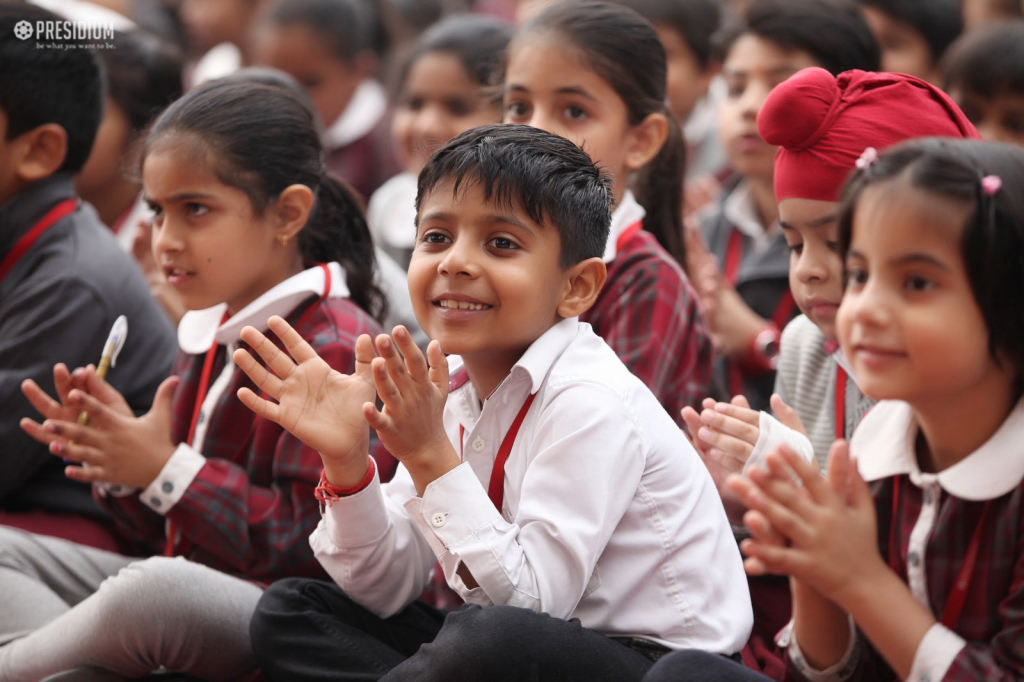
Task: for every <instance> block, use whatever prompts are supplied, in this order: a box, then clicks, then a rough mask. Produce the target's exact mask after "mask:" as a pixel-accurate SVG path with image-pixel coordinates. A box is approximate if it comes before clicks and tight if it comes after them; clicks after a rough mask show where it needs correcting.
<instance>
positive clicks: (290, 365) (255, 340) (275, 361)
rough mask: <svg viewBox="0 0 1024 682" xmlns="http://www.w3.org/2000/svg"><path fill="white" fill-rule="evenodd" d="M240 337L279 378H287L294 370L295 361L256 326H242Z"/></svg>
mask: <svg viewBox="0 0 1024 682" xmlns="http://www.w3.org/2000/svg"><path fill="white" fill-rule="evenodd" d="M271 319H273V318H271ZM282 321H283V320H282ZM285 324H287V323H285ZM240 337H241V339H242V340H243V341H245V342H246V343H247V344H249V346H250V347H251V348H252V349H253V350H254V351H256V354H257V355H259V356H260V357H261V358H263V362H265V363H267V367H269V368H270V369H271V371H272V372H273V373H274V374H276V375H277V376H279V377H280V378H282V379H287V378H288V377H290V376H291V374H292V372H294V371H295V362H294V361H293V360H292V359H291V358H290V357H288V354H287V353H282V352H281V349H280V348H278V347H277V346H275V345H274V344H273V343H271V342H270V339H268V338H267V337H266V336H264V335H263V334H262V333H260V332H259V331H258V330H257V329H256V328H254V327H243V328H242V331H241V333H240ZM234 357H235V356H232V358H234ZM246 374H248V372H246Z"/></svg>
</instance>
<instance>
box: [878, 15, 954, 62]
mask: <svg viewBox="0 0 1024 682" xmlns="http://www.w3.org/2000/svg"><path fill="white" fill-rule="evenodd" d="M859 2H860V4H862V5H865V6H867V7H874V8H875V9H877V10H879V11H880V12H884V13H885V14H888V15H889V16H890V17H892V18H893V19H896V20H897V21H902V22H903V23H905V24H909V25H910V26H912V27H913V29H914V30H915V31H917V32H918V33H919V34H921V37H922V38H924V41H925V42H926V43H928V49H929V50H930V51H931V53H932V63H935V62H938V61H939V60H940V59H941V58H942V55H943V54H945V52H946V48H948V47H949V46H950V45H952V44H953V41H954V40H956V39H957V36H959V35H960V34H961V33H962V32H963V30H964V17H963V12H962V11H961V9H960V1H959V0H859Z"/></svg>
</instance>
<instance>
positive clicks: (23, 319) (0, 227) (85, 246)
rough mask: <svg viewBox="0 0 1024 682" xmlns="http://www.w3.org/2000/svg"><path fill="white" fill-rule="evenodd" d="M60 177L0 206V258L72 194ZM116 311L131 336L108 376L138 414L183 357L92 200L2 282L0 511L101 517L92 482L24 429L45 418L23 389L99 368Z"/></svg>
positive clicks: (46, 237) (46, 234) (53, 229)
mask: <svg viewBox="0 0 1024 682" xmlns="http://www.w3.org/2000/svg"><path fill="white" fill-rule="evenodd" d="M74 196H75V191H74V188H73V186H72V183H71V177H70V176H69V175H67V174H64V173H61V174H57V175H55V176H52V177H50V178H47V179H46V180H42V181H40V182H37V183H35V184H34V185H32V186H30V187H28V188H27V189H25V190H23V191H22V192H21V193H19V194H18V195H16V196H15V197H13V198H12V199H11V200H10V201H8V202H7V203H6V204H4V205H3V206H0V258H3V257H4V256H6V255H7V253H8V252H9V251H10V250H11V249H12V247H13V246H14V244H15V243H16V242H17V241H18V239H19V238H20V237H21V236H22V235H24V234H25V233H26V232H28V231H29V230H30V229H31V228H32V227H33V226H34V225H35V224H36V222H37V221H39V219H40V218H42V217H43V216H44V215H45V214H46V212H47V211H49V210H50V209H51V208H52V207H53V206H55V205H56V204H57V203H59V202H60V201H62V200H64V199H67V198H69V197H74ZM118 315H126V316H127V317H128V339H127V343H126V344H125V346H124V349H123V350H122V352H121V354H120V356H119V357H118V361H117V366H116V367H114V368H113V369H111V370H110V374H109V375H108V377H107V378H108V380H109V381H110V383H111V384H112V385H113V386H114V387H115V388H117V390H119V391H120V392H121V393H122V395H124V397H125V399H127V401H128V404H129V405H131V407H132V409H133V410H135V412H136V413H137V414H141V413H143V412H146V411H147V410H148V409H149V406H150V403H151V402H152V400H153V395H154V393H155V392H156V388H157V386H158V385H159V384H160V382H161V381H162V380H163V379H164V378H165V377H167V376H168V375H169V374H170V370H171V363H172V362H173V360H174V355H175V353H176V352H177V343H176V341H175V335H174V329H173V328H172V327H171V324H170V322H169V321H168V319H167V317H166V316H165V315H164V313H163V311H162V310H161V309H160V308H159V306H158V304H157V303H156V302H155V301H154V300H153V298H152V296H151V295H150V293H149V287H148V286H147V285H146V282H145V280H144V279H143V277H142V273H141V272H140V271H139V269H138V267H136V265H135V263H134V262H133V261H132V259H131V256H129V255H128V254H126V253H125V252H124V251H123V250H122V249H121V247H120V246H118V244H117V242H116V241H115V240H114V238H113V236H112V235H111V234H110V231H109V230H107V228H106V227H104V226H103V224H102V223H101V222H100V220H99V218H98V217H97V215H96V212H95V211H94V210H93V209H92V207H91V206H89V205H88V204H79V206H78V208H77V210H76V211H75V212H74V213H72V214H71V215H69V216H67V217H65V218H62V219H61V220H59V221H57V222H56V223H54V224H53V225H52V226H51V227H50V228H49V229H48V230H47V231H46V232H44V233H43V235H42V236H41V237H40V238H39V239H38V240H37V241H36V242H35V244H33V246H32V247H31V248H30V249H29V250H28V251H27V252H26V253H25V254H24V255H23V256H22V257H21V258H20V259H19V260H18V262H17V264H16V265H15V266H14V267H13V269H11V270H10V271H9V272H8V274H7V276H6V277H5V278H4V279H3V281H2V282H0V468H2V471H3V474H2V475H0V508H2V509H7V510H12V511H15V510H28V509H45V510H48V511H58V512H80V513H86V514H93V515H99V514H100V511H99V508H98V507H97V506H96V505H95V504H94V503H93V501H92V496H91V491H90V489H89V486H86V485H83V484H81V483H76V482H74V481H71V480H69V479H67V478H66V477H65V476H64V474H63V463H62V462H61V460H60V459H59V458H57V457H54V456H53V455H51V454H49V452H48V451H47V449H46V446H44V445H42V444H39V443H37V442H36V441H34V440H32V439H31V438H30V437H29V436H28V435H26V434H25V433H24V432H23V431H22V430H21V428H20V427H19V426H18V422H19V420H20V419H21V418H22V417H32V418H33V419H36V420H39V419H40V415H39V414H38V413H37V412H36V411H35V409H34V408H33V407H32V406H31V405H30V404H29V402H28V400H27V399H26V398H25V397H24V396H23V395H22V393H21V383H22V381H24V380H25V379H30V378H31V379H35V381H36V382H37V383H39V385H40V386H42V388H43V390H45V391H47V392H48V393H49V394H50V395H51V396H52V395H55V393H54V388H53V366H54V364H56V363H58V362H63V363H65V364H67V365H68V367H69V368H71V369H74V368H76V367H84V366H85V365H87V364H89V363H93V364H96V363H98V362H99V359H100V354H101V353H102V351H103V344H104V342H105V341H106V337H107V334H108V333H109V332H110V328H111V326H112V325H113V323H114V320H115V319H116V318H117V316H118Z"/></svg>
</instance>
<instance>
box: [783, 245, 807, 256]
mask: <svg viewBox="0 0 1024 682" xmlns="http://www.w3.org/2000/svg"><path fill="white" fill-rule="evenodd" d="M786 246H788V247H789V252H790V253H795V254H796V255H798V256H799V255H800V254H801V253H803V251H804V243H803V242H800V243H799V244H787V245H786Z"/></svg>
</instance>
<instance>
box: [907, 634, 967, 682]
mask: <svg viewBox="0 0 1024 682" xmlns="http://www.w3.org/2000/svg"><path fill="white" fill-rule="evenodd" d="M965 646H967V641H966V640H964V638H963V637H961V636H960V635H958V634H956V633H955V632H953V631H952V630H950V629H949V628H947V627H946V626H945V625H943V624H942V623H936V624H935V625H933V626H931V628H930V629H929V630H928V632H926V633H925V635H924V639H922V640H921V643H920V644H918V645H917V651H916V652H914V664H913V666H911V668H910V675H909V676H908V677H907V682H939V680H941V679H944V678H945V677H946V672H947V671H948V670H949V667H950V666H951V665H953V661H954V660H955V659H956V657H957V656H958V655H959V654H960V650H961V649H963V648H964V647H965Z"/></svg>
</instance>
